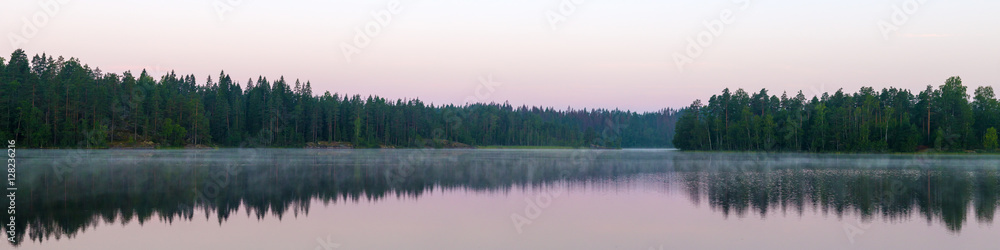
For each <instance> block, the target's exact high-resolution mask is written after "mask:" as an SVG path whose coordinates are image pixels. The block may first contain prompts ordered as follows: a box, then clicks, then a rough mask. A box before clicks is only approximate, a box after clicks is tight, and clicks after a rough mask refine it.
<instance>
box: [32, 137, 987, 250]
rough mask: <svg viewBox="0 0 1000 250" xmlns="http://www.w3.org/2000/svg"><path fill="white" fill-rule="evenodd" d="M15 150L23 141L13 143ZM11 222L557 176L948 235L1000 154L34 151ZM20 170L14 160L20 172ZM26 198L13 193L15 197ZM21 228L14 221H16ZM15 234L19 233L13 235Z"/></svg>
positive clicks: (981, 214)
mask: <svg viewBox="0 0 1000 250" xmlns="http://www.w3.org/2000/svg"><path fill="white" fill-rule="evenodd" d="M19 153H20V152H19ZM20 155H23V157H21V158H19V160H21V162H20V163H21V164H19V166H25V167H24V168H23V169H26V170H25V171H23V173H22V175H21V176H19V177H21V178H19V179H20V185H21V188H20V189H19V191H18V192H19V194H18V195H19V196H18V197H19V198H20V199H24V201H22V202H21V203H19V206H18V209H19V211H18V213H17V214H19V215H20V216H19V217H17V219H18V225H28V226H27V228H28V229H27V234H28V237H29V238H30V239H31V240H33V241H39V242H41V241H44V240H45V239H50V238H53V237H54V238H56V239H59V238H61V237H74V236H75V235H77V234H79V233H81V232H84V231H85V230H86V229H87V228H90V227H97V226H98V225H99V224H101V222H103V223H121V224H128V223H140V224H142V223H146V222H148V221H149V220H151V219H154V218H153V217H154V216H155V217H156V219H159V220H161V221H165V222H170V223H172V222H173V221H174V220H192V219H194V214H195V211H196V210H203V211H205V213H204V214H205V215H206V217H207V218H206V219H210V217H208V216H210V215H212V214H214V215H215V216H216V218H215V219H216V220H217V221H218V223H220V224H221V223H223V222H225V221H226V220H227V219H228V218H229V217H230V216H233V215H234V213H235V212H236V211H238V210H237V209H238V208H240V207H241V206H243V209H244V210H245V211H246V212H247V216H250V215H253V216H256V218H258V219H262V218H265V217H266V216H275V217H278V218H281V217H283V216H286V215H288V213H292V215H293V216H298V215H299V214H300V213H301V214H308V212H309V209H310V205H314V203H312V202H313V201H322V202H323V204H331V203H339V202H359V201H362V200H365V201H376V202H377V201H379V200H382V199H387V198H401V197H413V198H419V197H420V196H421V195H422V194H424V193H425V192H429V191H432V190H434V189H449V190H451V189H458V190H466V191H468V192H506V191H510V190H511V189H512V188H514V187H536V188H545V187H548V186H551V185H556V184H559V183H565V184H570V188H572V186H573V185H572V184H579V183H588V182H594V181H600V182H608V183H617V182H620V181H622V180H624V179H629V180H634V178H631V177H635V176H663V177H665V178H652V179H645V180H646V181H651V180H655V181H657V182H671V183H672V184H677V185H679V186H680V187H682V188H683V189H684V191H685V193H687V194H688V196H689V198H690V199H691V200H692V201H693V202H696V203H700V202H702V201H705V202H707V203H708V204H709V205H710V207H711V208H712V209H714V210H716V211H719V212H720V213H721V214H722V215H723V216H729V215H731V214H732V215H736V216H746V215H748V214H751V213H754V214H759V215H760V216H761V217H766V216H767V215H768V212H769V211H773V210H778V209H780V210H781V211H789V210H791V211H794V212H796V213H798V214H799V215H801V214H803V213H805V210H806V209H807V208H809V209H815V210H817V211H822V212H823V213H833V214H836V215H837V216H838V217H839V216H844V215H845V214H849V213H850V214H856V215H857V216H859V217H860V218H861V219H862V220H867V221H870V220H874V219H878V218H881V219H884V220H897V221H898V220H909V219H911V217H912V216H915V215H918V216H921V217H922V218H924V219H926V220H927V221H929V222H931V221H940V222H943V225H945V226H946V227H947V228H948V229H949V230H951V231H953V232H959V231H960V230H961V229H962V225H963V224H965V222H966V221H967V220H968V218H967V217H968V214H967V213H968V211H970V206H972V209H971V210H973V211H974V213H975V216H976V220H978V221H979V222H985V223H992V221H993V215H994V213H995V212H996V211H997V204H998V193H1000V192H998V191H1000V187H998V186H1000V172H998V169H1000V167H998V166H1000V160H998V159H996V157H988V156H971V155H970V156H935V155H810V154H754V153H682V152H676V151H662V150H541V151H539V150H300V149H292V150H282V149H224V150H207V151H169V150H161V151H112V150H95V151H68V150H57V151H32V150H25V151H24V153H21V154H19V156H20ZM19 172H20V171H19ZM22 197H23V198H22ZM18 230H21V232H17V235H18V236H19V237H23V235H24V234H25V232H24V231H25V230H26V229H25V227H23V226H22V227H18ZM17 242H21V239H20V238H19V239H17Z"/></svg>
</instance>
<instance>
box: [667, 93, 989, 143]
mask: <svg viewBox="0 0 1000 250" xmlns="http://www.w3.org/2000/svg"><path fill="white" fill-rule="evenodd" d="M974 94H975V96H973V97H972V98H971V101H970V96H969V93H968V88H967V87H966V86H964V85H962V79H961V78H960V77H957V76H956V77H951V78H948V80H946V81H945V83H944V84H943V85H940V86H938V87H937V88H934V87H933V86H930V85H928V86H927V88H926V89H925V90H923V91H920V92H919V93H917V92H911V91H909V90H905V89H896V88H885V89H882V90H881V91H878V92H876V91H875V89H874V88H872V87H863V88H861V90H859V91H858V92H857V93H854V94H847V93H844V91H843V89H840V90H837V92H836V93H833V94H832V95H831V94H829V93H823V94H822V96H819V97H812V99H806V96H805V95H803V94H802V91H799V92H798V94H797V95H795V96H788V95H787V93H782V94H781V97H777V96H774V95H768V91H767V90H766V89H762V90H761V91H760V92H757V93H753V94H749V93H747V92H746V91H744V90H742V89H738V90H736V91H735V92H730V90H729V89H725V90H723V91H722V93H721V94H719V95H713V96H712V97H710V98H709V99H708V103H707V104H703V103H702V102H701V101H700V100H696V101H694V103H692V104H691V106H690V107H687V108H686V109H685V110H683V111H682V112H681V113H682V114H681V117H680V118H679V120H678V122H677V125H676V126H677V136H676V137H674V139H673V142H674V145H675V146H677V147H678V148H680V149H685V150H707V151H713V150H724V151H794V152H914V151H925V150H931V151H938V152H967V151H995V150H996V149H997V130H996V128H997V127H1000V102H998V100H997V98H996V96H995V93H994V91H993V88H992V87H990V86H982V87H979V88H976V90H975V92H974Z"/></svg>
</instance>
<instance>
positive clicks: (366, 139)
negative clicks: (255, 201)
mask: <svg viewBox="0 0 1000 250" xmlns="http://www.w3.org/2000/svg"><path fill="white" fill-rule="evenodd" d="M0 103H3V105H0V138H13V139H16V140H17V142H18V143H17V144H18V146H20V147H32V148H39V147H46V148H52V147H58V148H76V147H96V148H100V147H109V146H122V147H136V145H139V146H144V147H151V146H153V145H158V146H173V147H177V146H185V145H192V144H193V145H197V144H204V145H217V146H228V147H302V146H306V145H309V143H315V145H352V146H354V147H368V148H373V147H444V146H447V145H455V144H454V143H452V142H458V143H462V144H467V145H472V146H484V145H502V146H569V147H670V146H671V142H672V141H671V138H672V136H673V134H674V133H673V132H674V131H673V125H674V123H675V122H676V119H677V116H676V114H677V112H676V110H672V109H663V110H661V111H659V112H647V113H641V114H640V113H636V112H630V111H622V110H617V109H616V110H606V109H593V110H586V109H583V110H577V109H572V108H569V109H567V110H555V109H553V108H543V107H528V106H520V107H516V106H512V105H510V104H509V103H503V104H499V103H469V104H464V105H453V104H446V105H434V104H425V103H423V102H422V101H420V100H418V99H407V100H387V99H385V98H381V97H377V96H368V97H367V98H365V97H362V96H361V95H353V96H348V95H342V94H337V93H332V94H331V93H330V92H325V93H323V94H321V95H317V94H314V93H313V92H312V83H310V82H308V81H306V82H304V83H303V82H300V81H299V80H295V82H294V83H292V82H288V81H286V80H285V79H284V77H281V78H279V79H277V80H268V79H267V78H265V77H258V78H257V80H256V81H254V80H253V79H248V80H247V81H246V82H243V83H240V82H238V81H234V80H233V79H232V78H231V77H230V76H229V75H227V74H225V72H222V73H220V74H219V75H218V76H217V77H215V78H214V79H213V78H212V77H211V76H209V77H208V78H207V79H206V80H205V81H204V82H198V81H197V80H196V77H195V76H194V75H177V74H175V73H174V72H170V73H167V74H165V75H163V76H162V77H161V78H160V79H154V78H153V76H150V74H148V73H147V72H146V71H145V70H143V72H142V73H140V74H139V75H138V76H136V75H133V73H132V72H124V73H122V74H117V73H105V72H102V71H101V70H100V69H99V68H96V69H92V68H90V67H89V66H87V65H84V64H82V63H81V62H80V61H79V60H77V59H74V58H70V59H68V60H65V59H63V58H62V57H59V58H57V59H53V57H52V56H46V55H45V54H42V55H40V56H39V55H35V56H34V57H32V58H31V59H30V60H29V58H28V56H27V55H26V54H25V52H24V51H23V50H20V49H19V50H16V51H14V52H13V53H12V54H11V57H10V61H9V62H5V60H4V59H2V58H0ZM606 134H615V135H618V136H616V137H609V136H605V135H606ZM319 142H327V143H326V144H323V143H319ZM334 142H339V143H334ZM346 143H350V144H346Z"/></svg>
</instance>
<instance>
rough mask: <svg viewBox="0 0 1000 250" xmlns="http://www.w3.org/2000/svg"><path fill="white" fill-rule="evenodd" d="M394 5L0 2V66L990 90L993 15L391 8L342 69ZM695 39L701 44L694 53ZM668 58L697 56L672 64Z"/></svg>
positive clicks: (715, 87)
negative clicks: (362, 36)
mask: <svg viewBox="0 0 1000 250" xmlns="http://www.w3.org/2000/svg"><path fill="white" fill-rule="evenodd" d="M389 2H391V1H389V0H378V1H266V2H265V1H252V0H243V1H236V0H174V1H123V0H114V1H87V2H78V1H72V0H44V1H3V2H2V3H0V34H2V35H4V37H5V38H7V39H6V40H4V41H3V42H0V52H2V51H6V52H3V53H0V55H2V56H4V57H7V56H8V55H9V52H10V51H13V50H14V49H15V48H23V49H25V50H26V51H27V52H28V53H29V54H32V55H33V54H36V53H39V54H40V53H43V52H44V53H48V54H53V55H63V56H67V57H77V58H80V59H81V60H82V61H83V62H84V63H87V64H89V65H91V66H96V67H100V68H101V69H102V70H104V71H106V72H108V71H113V72H121V71H125V70H133V71H135V72H138V71H141V69H143V68H145V69H147V70H150V71H151V72H153V73H154V74H157V75H159V74H162V73H163V72H165V71H168V70H171V69H173V70H176V71H177V72H178V73H181V74H195V75H197V76H198V79H199V82H201V83H203V82H204V79H205V77H206V76H208V75H212V76H213V78H215V77H216V76H217V75H218V73H219V71H220V70H225V71H226V72H227V73H229V74H230V75H231V76H232V77H233V78H234V79H237V80H239V81H240V82H241V83H244V82H245V81H246V79H247V78H254V79H256V78H257V76H258V75H263V76H266V77H268V79H277V78H278V77H279V76H282V75H283V76H285V78H286V79H292V80H293V79H296V78H298V79H302V80H303V81H305V80H309V81H312V83H313V88H314V89H313V92H314V93H317V94H319V93H322V92H324V91H331V92H339V93H349V94H362V95H369V94H374V95H380V96H383V97H387V98H392V99H395V98H413V97H419V98H420V99H422V100H424V101H425V102H428V103H430V102H433V103H438V104H440V103H461V102H464V101H465V100H468V99H469V98H468V97H469V96H474V92H475V91H476V88H477V86H479V85H480V80H479V79H480V78H481V77H487V76H492V77H493V79H494V81H496V82H499V83H502V85H500V86H497V87H496V88H495V91H494V92H492V93H489V95H481V97H484V98H476V100H483V101H497V102H503V101H505V100H509V101H510V102H511V103H512V104H514V105H521V104H527V105H542V106H551V107H556V108H560V109H562V108H566V107H567V106H572V107H574V108H583V107H588V108H612V109H613V108H621V109H631V110H639V111H653V110H658V109H661V108H664V107H675V108H676V107H682V106H686V105H688V104H690V103H691V102H692V101H693V100H694V99H703V100H704V99H707V98H708V97H709V96H710V95H712V94H715V93H718V92H719V91H720V90H721V89H722V88H727V87H728V88H733V89H735V88H744V89H747V90H748V91H758V90H760V89H761V88H767V89H769V90H770V91H771V92H770V93H772V94H777V95H780V93H781V91H784V90H788V91H789V92H795V91H797V90H803V91H804V92H805V93H806V94H807V95H814V94H818V92H821V91H831V92H832V91H836V89H838V88H844V89H845V90H847V91H849V92H854V91H856V90H857V89H858V88H859V87H861V86H874V87H876V89H881V88H883V87H888V86H896V87H903V88H908V89H918V90H919V89H923V87H924V86H926V85H928V84H933V85H939V84H941V83H943V82H944V80H945V79H947V78H948V77H950V76H954V75H958V76H961V77H962V78H963V80H964V81H965V84H966V85H967V86H970V91H971V90H972V89H974V88H975V87H976V86H981V85H992V86H994V87H995V88H1000V86H998V85H997V84H998V83H1000V46H997V44H1000V29H998V28H997V27H998V25H1000V16H998V15H995V14H994V13H993V12H994V10H996V9H1000V1H987V0H958V1H925V2H924V3H920V2H919V1H917V0H909V1H907V0H886V1H863V0H845V1H823V2H816V1H808V2H805V1H791V0H784V1H781V0H774V1H745V0H717V1H696V2H695V1H651V0H636V1H596V0H585V1H580V3H574V2H573V1H570V0H565V1H564V0H542V1H537V0H511V1H487V0H475V1H454V0H422V1H401V2H399V11H397V12H395V13H392V14H390V15H389V16H390V17H391V21H389V22H388V23H387V24H386V25H379V28H381V30H380V31H379V33H378V34H377V35H375V36H374V37H372V39H371V42H370V43H369V44H367V46H364V47H363V48H359V51H360V52H361V53H360V54H355V55H352V56H351V57H350V58H351V60H350V61H348V60H347V57H346V56H345V54H344V53H343V51H342V49H341V46H342V44H348V45H353V44H354V38H355V36H356V35H357V29H363V28H364V27H365V26H366V25H368V24H370V23H371V24H374V23H377V22H378V20H377V18H375V17H373V16H372V15H371V12H382V11H388V7H387V3H389ZM45 3H58V4H45ZM43 6H47V7H43ZM744 7H745V8H744ZM897 8H898V9H899V11H895V10H896V9H897ZM47 10H48V11H47ZM389 13H391V12H389ZM727 13H728V14H727ZM720 15H724V16H728V18H726V20H725V21H727V22H725V23H723V24H722V25H721V29H720V28H718V27H719V26H713V25H711V24H713V23H716V24H717V23H719V22H721V21H719V20H720V19H722V18H720ZM553 16H554V17H556V19H555V20H558V21H557V22H555V25H551V24H552V23H551V22H550V21H549V19H550V18H552V17H553ZM559 17H564V18H565V19H559ZM880 22H882V24H887V25H891V26H892V27H895V28H896V29H886V30H888V31H890V32H883V29H885V27H887V26H885V25H882V26H880ZM706 23H709V24H710V25H709V27H706V25H705V24H706ZM27 26H31V27H35V28H37V31H36V32H31V31H32V30H33V29H32V28H31V27H28V28H26V27H27ZM713 27H715V28H713ZM880 27H882V28H880ZM713 30H714V31H717V32H716V34H712V33H711V32H712V31H713ZM700 34H707V35H710V36H711V37H705V38H706V39H707V38H711V42H710V43H707V45H708V46H699V47H702V50H701V53H700V54H697V55H696V56H690V55H692V54H689V53H687V52H686V50H687V49H689V47H690V46H689V42H688V39H689V38H691V39H692V40H696V39H698V37H699V35H700ZM15 38H17V39H15ZM20 38H23V39H20ZM356 47H357V46H356ZM675 55H681V56H688V57H689V58H691V59H692V60H691V61H690V63H688V64H684V65H683V67H678V64H677V63H676V61H675ZM681 68H683V71H682V70H681ZM481 93H486V92H482V91H481Z"/></svg>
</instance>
